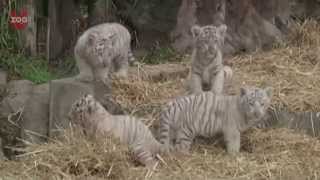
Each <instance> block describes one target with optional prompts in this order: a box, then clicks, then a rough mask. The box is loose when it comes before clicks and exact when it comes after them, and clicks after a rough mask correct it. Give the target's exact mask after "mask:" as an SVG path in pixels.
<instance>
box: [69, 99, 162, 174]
mask: <svg viewBox="0 0 320 180" xmlns="http://www.w3.org/2000/svg"><path fill="white" fill-rule="evenodd" d="M69 119H70V122H71V123H72V124H74V125H77V126H80V127H81V128H82V129H83V131H84V133H85V134H86V135H89V136H95V135H98V134H100V135H107V134H109V133H111V135H113V136H114V137H116V138H119V139H120V142H122V143H126V144H128V145H129V148H130V149H131V150H132V151H133V154H134V155H135V157H136V158H137V159H138V160H139V162H141V163H142V164H144V165H146V166H147V167H148V168H153V167H154V166H156V164H157V160H156V158H155V156H156V155H157V154H161V153H164V148H163V146H162V145H161V144H160V143H159V142H158V141H157V140H156V139H155V138H154V136H153V135H152V133H151V131H150V130H149V129H148V127H147V126H146V125H145V124H143V123H142V122H141V121H140V120H138V119H136V118H134V117H130V116H126V115H111V114H110V113H109V112H107V111H106V110H105V109H104V108H103V106H102V105H101V104H100V103H99V102H98V101H97V100H96V99H95V98H94V97H93V96H92V95H90V94H87V95H84V96H82V97H81V98H80V99H79V100H77V101H76V102H74V104H73V105H72V107H71V110H70V112H69Z"/></svg>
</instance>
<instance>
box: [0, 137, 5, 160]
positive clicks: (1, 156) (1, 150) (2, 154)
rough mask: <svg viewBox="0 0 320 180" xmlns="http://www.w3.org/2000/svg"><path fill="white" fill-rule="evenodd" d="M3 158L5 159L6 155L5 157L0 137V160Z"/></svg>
mask: <svg viewBox="0 0 320 180" xmlns="http://www.w3.org/2000/svg"><path fill="white" fill-rule="evenodd" d="M5 159H6V157H5V155H4V153H3V145H2V139H1V138H0V162H1V161H3V160H5Z"/></svg>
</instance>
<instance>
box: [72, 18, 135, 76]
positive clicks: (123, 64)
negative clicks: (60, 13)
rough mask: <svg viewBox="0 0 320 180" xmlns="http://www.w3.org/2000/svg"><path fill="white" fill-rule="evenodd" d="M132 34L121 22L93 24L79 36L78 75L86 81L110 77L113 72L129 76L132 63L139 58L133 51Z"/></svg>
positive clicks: (75, 53)
mask: <svg viewBox="0 0 320 180" xmlns="http://www.w3.org/2000/svg"><path fill="white" fill-rule="evenodd" d="M130 43H131V35H130V33H129V31H128V30H127V29H126V28H125V27H124V26H122V25H121V24H118V23H104V24H99V25H96V26H93V27H91V28H90V29H88V30H87V31H85V32H84V33H83V34H82V35H81V36H80V37H79V39H78V41H77V43H76V45H75V48H74V55H75V59H76V62H77V65H78V68H79V71H80V74H79V75H78V76H77V77H76V78H77V79H79V80H80V81H83V82H91V81H92V80H93V79H94V78H98V79H99V80H106V78H109V75H110V73H111V72H116V76H118V77H124V78H126V77H127V75H128V67H129V63H132V62H133V61H134V60H135V58H134V56H133V54H132V51H131V45H130Z"/></svg>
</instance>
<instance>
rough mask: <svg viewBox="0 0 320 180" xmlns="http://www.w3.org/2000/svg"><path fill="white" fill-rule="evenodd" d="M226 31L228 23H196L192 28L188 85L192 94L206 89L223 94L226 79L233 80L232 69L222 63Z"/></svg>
mask: <svg viewBox="0 0 320 180" xmlns="http://www.w3.org/2000/svg"><path fill="white" fill-rule="evenodd" d="M226 31H227V26H226V25H220V26H219V27H216V26H213V25H207V26H202V27H200V26H198V25H195V26H193V27H192V28H191V33H192V37H193V41H194V42H193V52H192V63H191V71H190V75H189V76H190V77H189V81H188V85H187V86H188V87H187V90H188V91H189V93H190V94H193V93H199V92H202V91H204V90H208V91H212V92H214V93H217V94H221V93H222V92H223V86H224V81H225V79H227V80H231V78H232V69H231V68H230V67H229V66H223V64H222V63H223V62H222V47H223V44H224V39H225V36H226Z"/></svg>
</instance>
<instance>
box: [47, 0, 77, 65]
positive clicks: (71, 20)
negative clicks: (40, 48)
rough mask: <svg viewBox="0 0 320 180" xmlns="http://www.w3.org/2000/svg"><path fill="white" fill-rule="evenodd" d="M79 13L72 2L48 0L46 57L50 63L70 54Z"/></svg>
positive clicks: (68, 0)
mask: <svg viewBox="0 0 320 180" xmlns="http://www.w3.org/2000/svg"><path fill="white" fill-rule="evenodd" d="M79 13H80V10H79V7H78V6H77V4H76V3H75V2H74V1H73V0H49V18H48V28H49V29H48V42H47V55H48V56H47V57H48V59H49V61H50V62H52V61H54V60H57V59H58V58H59V57H61V56H63V55H65V54H66V53H69V54H72V52H73V46H74V44H75V41H76V39H77V29H78V26H79V23H78V21H77V19H78V17H79ZM67 50H69V52H68V51H67Z"/></svg>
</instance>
